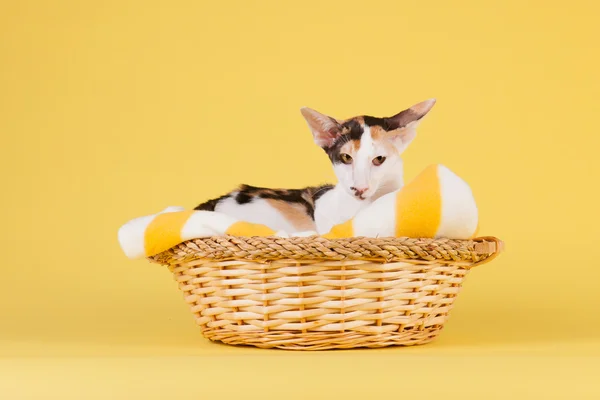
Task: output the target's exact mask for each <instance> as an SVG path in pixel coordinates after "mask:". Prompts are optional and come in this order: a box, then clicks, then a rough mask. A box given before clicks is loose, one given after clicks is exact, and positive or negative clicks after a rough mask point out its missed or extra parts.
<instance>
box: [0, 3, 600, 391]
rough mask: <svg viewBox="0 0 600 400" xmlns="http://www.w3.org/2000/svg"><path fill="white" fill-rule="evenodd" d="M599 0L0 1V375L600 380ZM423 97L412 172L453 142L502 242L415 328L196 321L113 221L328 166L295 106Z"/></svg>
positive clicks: (455, 163)
mask: <svg viewBox="0 0 600 400" xmlns="http://www.w3.org/2000/svg"><path fill="white" fill-rule="evenodd" d="M599 13H600V6H599V5H598V2H596V1H592V0H590V1H583V0H573V1H568V2H565V1H530V2H523V1H517V0H509V1H502V2H500V1H498V2H485V1H475V0H471V1H467V0H457V1H442V0H439V1H411V2H408V1H402V2H400V1H378V0H371V1H368V2H360V3H359V2H349V1H324V0H320V1H301V2H292V1H289V2H286V1H234V2H217V1H210V2H209V1H187V2H186V1H164V2H153V1H139V2H134V1H98V2H85V1H55V2H49V1H32V0H29V1H12V2H8V1H6V2H3V4H2V5H1V6H0V134H1V139H2V141H1V142H0V149H2V157H0V165H1V172H0V173H1V178H2V189H3V190H2V196H1V200H0V213H1V219H0V221H2V227H1V228H0V243H2V259H3V263H2V267H1V268H2V270H1V274H0V355H1V356H2V358H1V359H0V397H1V398H3V399H20V398H38V397H36V396H44V397H43V398H61V399H66V398H78V399H82V398H86V399H91V398H115V397H116V396H117V395H123V396H124V397H125V398H130V399H133V398H137V396H138V395H139V396H142V395H143V396H144V398H146V399H149V398H161V399H162V398H187V397H189V398H192V397H193V398H205V397H206V398H212V397H214V396H216V394H217V393H218V394H220V395H221V396H222V397H223V398H229V397H230V396H231V397H233V396H235V397H238V398H240V397H243V398H261V399H262V398H269V397H270V395H275V394H277V395H280V396H285V397H282V398H308V397H309V396H310V397H317V398H318V397H320V396H328V398H355V397H356V398H358V397H359V398H382V397H383V396H384V395H385V397H386V398H395V397H401V396H402V397H406V396H409V395H410V396H411V397H414V396H418V397H419V398H430V397H433V396H436V397H439V396H441V395H444V396H445V397H453V395H455V396H460V397H462V398H471V397H473V398H508V397H509V396H512V397H514V396H517V395H522V396H523V397H525V398H598V396H600V387H599V385H600V384H599V383H597V382H598V381H597V377H598V372H600V371H599V367H598V366H599V364H600V362H599V360H600V313H599V312H598V306H599V305H600V304H599V303H600V301H599V300H600V295H599V280H600V272H599V271H600V265H598V264H599V261H598V256H597V252H596V250H597V249H598V246H599V240H598V239H599V234H600V218H599V217H598V204H599V203H600V196H599V194H598V190H597V189H596V186H597V184H598V182H599V180H600V163H599V162H598V151H599V149H600V139H599V138H600V134H599V132H600V129H599V128H600V124H599V123H598V119H599V112H600V107H599V104H600V101H599V99H600V79H599V71H600V61H599V55H598V54H599V45H598V39H599V38H600V30H599V29H598V21H597V18H598V15H599ZM429 97H436V98H437V99H438V103H437V105H436V106H435V108H434V109H433V110H432V112H431V114H430V115H429V116H428V118H427V119H426V120H425V121H424V122H423V124H422V125H421V128H420V130H419V135H418V137H417V139H416V141H415V142H414V143H413V145H412V146H411V147H410V148H409V149H408V151H407V152H406V153H405V164H406V178H407V179H411V178H412V177H414V176H415V175H416V174H417V173H418V172H419V171H420V170H422V169H423V168H424V167H426V166H427V165H428V164H430V163H434V162H441V163H443V164H445V165H447V166H448V167H450V168H451V169H452V170H454V171H455V172H456V173H458V174H459V175H460V176H462V177H463V178H464V179H465V180H466V181H467V182H469V183H470V184H471V186H472V188H473V189H474V191H475V194H476V198H477V201H478V204H479V207H480V215H481V234H483V235H495V236H498V237H500V238H502V239H503V240H505V241H506V244H507V251H506V253H505V254H504V255H502V256H501V257H500V258H498V259H497V260H496V261H495V262H493V263H491V264H487V265H485V266H482V267H481V269H477V270H475V271H474V272H473V273H472V274H471V275H470V276H469V277H468V279H467V282H466V285H465V287H464V290H463V292H462V293H461V296H460V298H459V301H458V303H457V307H456V308H455V310H454V312H453V314H452V318H451V320H450V322H449V323H448V324H447V327H446V329H445V330H444V332H443V333H442V335H441V337H440V338H439V339H438V340H437V341H436V342H435V343H433V344H431V345H428V346H424V347H418V348H395V349H386V350H372V351H370V350H367V351H348V352H334V353H332V352H327V353H318V354H317V353H308V354H298V353H288V352H281V351H265V350H256V349H247V348H233V347H227V346H222V345H218V344H212V343H209V342H207V341H206V340H204V339H202V338H201V337H200V336H199V330H198V328H197V327H196V326H195V325H194V322H193V319H192V316H191V314H190V313H189V311H188V308H187V305H186V304H185V303H184V301H183V300H182V296H181V294H180V293H179V292H178V291H177V288H176V285H175V283H174V282H173V281H172V279H171V277H170V275H169V273H168V271H167V270H166V269H163V268H161V267H159V266H156V265H151V264H149V263H147V262H146V261H145V260H137V261H129V260H127V259H126V258H125V256H124V255H123V254H122V253H121V251H120V249H119V247H118V243H117V229H118V228H119V226H120V225H121V224H123V223H124V222H126V221H127V220H129V219H131V218H134V217H138V216H141V215H146V214H150V213H154V212H156V211H159V210H161V209H163V208H164V207H166V206H169V205H182V206H185V207H193V206H195V205H196V204H197V203H199V202H201V201H203V200H206V199H207V198H210V197H213V196H216V195H219V194H222V193H224V192H226V191H228V190H230V189H232V188H233V187H234V186H235V185H237V184H238V183H240V182H245V183H249V184H255V185H267V186H275V187H299V186H302V185H308V184H316V183H321V182H328V181H332V180H333V179H334V175H333V172H332V171H331V167H330V165H329V161H328V160H327V157H326V156H325V155H324V154H323V152H322V151H321V150H320V149H319V148H317V147H316V146H315V145H314V144H313V143H312V139H311V136H310V133H309V131H308V128H307V127H306V125H305V122H304V121H303V119H302V117H301V115H300V112H299V108H300V107H301V106H309V107H312V108H315V109H317V110H319V111H322V112H324V113H328V114H330V115H333V116H335V117H339V118H345V117H349V116H353V115H356V114H365V113H366V114H372V115H377V116H386V115H390V114H393V113H396V112H398V111H400V110H402V109H404V108H406V107H408V106H410V105H412V104H414V103H416V102H419V101H421V100H424V99H427V98H429ZM478 396H479V397H478ZM481 396H485V397H481ZM39 398H42V397H39Z"/></svg>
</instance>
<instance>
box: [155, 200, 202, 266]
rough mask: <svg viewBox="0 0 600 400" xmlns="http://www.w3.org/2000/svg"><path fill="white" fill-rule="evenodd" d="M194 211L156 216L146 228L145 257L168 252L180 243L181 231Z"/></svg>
mask: <svg viewBox="0 0 600 400" xmlns="http://www.w3.org/2000/svg"><path fill="white" fill-rule="evenodd" d="M194 212H195V211H194V210H189V211H179V212H169V213H164V214H158V215H157V216H156V217H155V218H154V219H153V220H152V221H151V222H150V224H148V227H146V232H145V234H144V249H145V252H146V255H154V254H158V253H161V252H163V251H165V250H169V249H170V248H171V247H173V246H175V245H177V244H179V243H181V242H182V241H183V240H182V238H181V231H182V230H183V227H184V226H185V224H186V222H187V221H188V219H189V218H190V216H191V215H192V214H194Z"/></svg>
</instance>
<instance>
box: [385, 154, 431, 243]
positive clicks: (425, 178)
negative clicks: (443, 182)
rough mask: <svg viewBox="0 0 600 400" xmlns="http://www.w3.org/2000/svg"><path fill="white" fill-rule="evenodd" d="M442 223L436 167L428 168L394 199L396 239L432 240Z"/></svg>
mask: <svg viewBox="0 0 600 400" xmlns="http://www.w3.org/2000/svg"><path fill="white" fill-rule="evenodd" d="M441 219H442V194H441V192H440V181H439V178H438V167H437V165H432V166H430V167H427V168H426V169H425V170H424V171H423V172H421V174H420V175H419V176H418V177H417V178H415V180H413V181H412V182H410V183H409V184H408V185H406V186H404V188H402V190H400V191H398V194H397V195H396V236H398V237H402V236H407V237H417V238H432V237H434V236H435V235H436V233H437V231H438V229H439V227H440V222H441Z"/></svg>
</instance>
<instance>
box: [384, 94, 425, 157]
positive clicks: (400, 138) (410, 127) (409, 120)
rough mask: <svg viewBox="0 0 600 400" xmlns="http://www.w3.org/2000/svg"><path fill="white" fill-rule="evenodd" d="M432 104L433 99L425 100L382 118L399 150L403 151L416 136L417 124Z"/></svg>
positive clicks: (389, 135)
mask: <svg viewBox="0 0 600 400" xmlns="http://www.w3.org/2000/svg"><path fill="white" fill-rule="evenodd" d="M434 105H435V99H429V100H425V101H422V102H420V103H418V104H415V105H414V106H412V107H411V108H407V109H406V110H404V111H401V112H399V113H398V114H396V115H394V116H393V117H389V118H384V120H385V122H386V125H387V126H386V128H387V129H386V130H387V133H388V137H390V138H391V139H392V140H393V141H394V144H395V145H396V147H397V148H398V150H399V151H401V152H402V151H404V150H405V149H406V147H408V145H409V144H410V142H412V141H413V139H414V138H415V136H417V126H418V125H419V123H420V122H421V120H422V119H423V117H424V116H425V115H427V113H428V112H429V110H431V109H432V108H433V106H434Z"/></svg>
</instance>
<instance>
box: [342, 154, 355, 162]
mask: <svg viewBox="0 0 600 400" xmlns="http://www.w3.org/2000/svg"><path fill="white" fill-rule="evenodd" d="M340 160H342V162H343V163H344V164H352V157H350V155H349V154H346V153H340Z"/></svg>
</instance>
